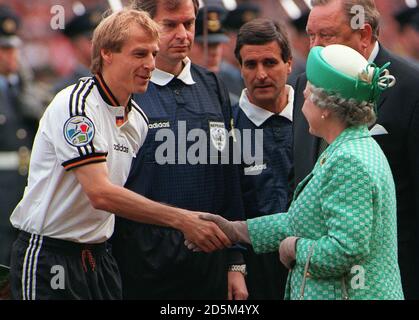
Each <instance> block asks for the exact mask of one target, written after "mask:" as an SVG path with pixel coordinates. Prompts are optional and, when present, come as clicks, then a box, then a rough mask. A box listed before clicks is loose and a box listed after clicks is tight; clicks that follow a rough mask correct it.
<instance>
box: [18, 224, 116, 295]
mask: <svg viewBox="0 0 419 320" xmlns="http://www.w3.org/2000/svg"><path fill="white" fill-rule="evenodd" d="M10 283H11V290H12V299H18V300H44V299H48V300H50V299H59V300H67V299H83V300H84V299H86V300H87V299H121V298H122V290H121V278H120V275H119V270H118V267H117V264H116V262H115V259H114V258H113V256H112V254H111V250H110V245H109V244H107V243H106V242H105V243H100V244H81V243H75V242H70V241H65V240H58V239H53V238H49V237H45V236H41V235H35V234H29V233H26V232H23V231H21V232H20V234H19V236H18V238H17V240H16V241H15V242H14V244H13V248H12V257H11V268H10Z"/></svg>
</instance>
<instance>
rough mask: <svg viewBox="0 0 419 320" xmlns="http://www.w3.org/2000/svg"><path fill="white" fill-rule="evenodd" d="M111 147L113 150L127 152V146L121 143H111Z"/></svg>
mask: <svg viewBox="0 0 419 320" xmlns="http://www.w3.org/2000/svg"><path fill="white" fill-rule="evenodd" d="M113 149H114V150H116V151H121V152H125V153H128V150H129V149H128V147H126V146H123V145H121V144H119V143H118V144H114V145H113Z"/></svg>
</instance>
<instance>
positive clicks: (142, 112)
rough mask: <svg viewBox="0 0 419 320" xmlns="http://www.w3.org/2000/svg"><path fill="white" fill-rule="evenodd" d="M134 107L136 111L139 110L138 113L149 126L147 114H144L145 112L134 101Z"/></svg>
mask: <svg viewBox="0 0 419 320" xmlns="http://www.w3.org/2000/svg"><path fill="white" fill-rule="evenodd" d="M132 107H133V108H134V109H135V110H137V112H138V113H139V114H140V115H141V116H142V117H143V118H144V121H145V123H147V125H149V121H148V118H147V116H146V114H145V113H144V111H143V110H141V108H140V107H139V106H138V105H137V104H136V103H135V102H134V101H132Z"/></svg>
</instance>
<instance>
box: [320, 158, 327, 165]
mask: <svg viewBox="0 0 419 320" xmlns="http://www.w3.org/2000/svg"><path fill="white" fill-rule="evenodd" d="M325 163H326V157H323V158H322V159H321V160H320V165H321V166H322V165H324V164H325Z"/></svg>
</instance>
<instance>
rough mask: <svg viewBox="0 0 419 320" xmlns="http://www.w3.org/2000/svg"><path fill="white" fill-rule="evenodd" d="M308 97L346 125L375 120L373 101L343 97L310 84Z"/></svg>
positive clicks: (368, 122)
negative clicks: (360, 100)
mask: <svg viewBox="0 0 419 320" xmlns="http://www.w3.org/2000/svg"><path fill="white" fill-rule="evenodd" d="M310 88H311V95H310V97H309V99H310V100H311V101H312V102H313V103H314V104H315V105H316V106H317V107H319V108H320V109H328V110H330V111H332V113H333V114H334V115H335V116H336V117H337V118H338V119H340V120H341V121H342V122H343V123H345V124H346V125H347V126H349V127H352V126H358V125H370V124H372V123H374V122H375V120H376V115H375V112H374V103H370V102H367V101H363V102H359V101H357V100H355V99H344V98H342V97H341V96H340V95H338V94H330V93H328V92H326V91H325V90H324V89H322V88H316V87H315V86H313V85H311V87H310Z"/></svg>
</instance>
